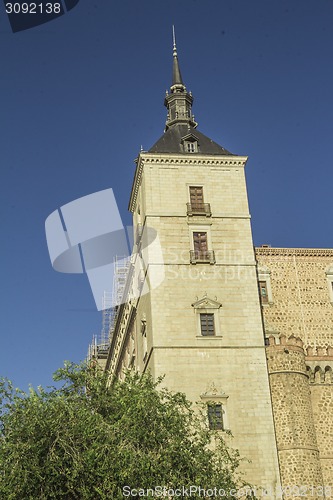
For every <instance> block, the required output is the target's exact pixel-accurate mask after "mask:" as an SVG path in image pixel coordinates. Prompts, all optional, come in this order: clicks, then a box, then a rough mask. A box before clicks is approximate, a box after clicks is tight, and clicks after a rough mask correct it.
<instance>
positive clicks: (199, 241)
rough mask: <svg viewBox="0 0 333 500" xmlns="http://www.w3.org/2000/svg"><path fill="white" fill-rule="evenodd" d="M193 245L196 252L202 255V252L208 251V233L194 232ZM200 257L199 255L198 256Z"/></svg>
mask: <svg viewBox="0 0 333 500" xmlns="http://www.w3.org/2000/svg"><path fill="white" fill-rule="evenodd" d="M193 247H194V251H195V253H196V254H197V253H198V255H200V254H201V253H202V254H204V253H207V251H208V242H207V233H201V232H200V233H199V232H196V231H195V232H194V233H193ZM198 258H199V257H198Z"/></svg>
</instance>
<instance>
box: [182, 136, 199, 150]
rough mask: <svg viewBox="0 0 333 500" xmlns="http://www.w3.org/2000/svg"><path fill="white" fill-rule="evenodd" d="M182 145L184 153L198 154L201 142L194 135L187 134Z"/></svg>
mask: <svg viewBox="0 0 333 500" xmlns="http://www.w3.org/2000/svg"><path fill="white" fill-rule="evenodd" d="M181 143H182V145H183V149H184V153H189V154H193V153H198V152H199V140H198V138H197V137H196V136H195V135H194V134H187V135H185V136H184V137H182V138H181Z"/></svg>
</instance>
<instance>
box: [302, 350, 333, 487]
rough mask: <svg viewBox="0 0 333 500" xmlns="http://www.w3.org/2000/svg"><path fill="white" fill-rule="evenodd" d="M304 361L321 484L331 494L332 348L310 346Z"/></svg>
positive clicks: (332, 444) (332, 474)
mask: <svg viewBox="0 0 333 500" xmlns="http://www.w3.org/2000/svg"><path fill="white" fill-rule="evenodd" d="M305 362H306V367H307V372H308V376H309V382H310V392H311V403H312V412H313V418H314V425H315V429H316V436H317V443H318V448H319V452H320V463H321V469H322V473H323V479H324V484H325V485H326V486H327V487H331V488H332V492H333V348H332V347H330V346H329V347H317V348H312V347H309V348H308V349H307V354H306V357H305ZM332 494H333V493H332Z"/></svg>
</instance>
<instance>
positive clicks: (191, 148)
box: [185, 141, 198, 153]
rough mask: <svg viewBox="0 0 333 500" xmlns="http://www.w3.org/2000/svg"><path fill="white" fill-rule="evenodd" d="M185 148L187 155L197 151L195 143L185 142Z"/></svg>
mask: <svg viewBox="0 0 333 500" xmlns="http://www.w3.org/2000/svg"><path fill="white" fill-rule="evenodd" d="M185 147H186V150H187V152H188V153H196V152H197V151H198V147H197V142H196V141H193V142H192V141H188V142H185Z"/></svg>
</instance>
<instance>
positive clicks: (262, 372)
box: [106, 41, 280, 499]
mask: <svg viewBox="0 0 333 500" xmlns="http://www.w3.org/2000/svg"><path fill="white" fill-rule="evenodd" d="M192 103H193V96H192V94H191V93H190V92H188V91H187V89H186V86H185V84H184V82H183V79H182V76H181V72H180V68H179V62H178V56H177V50H176V44H175V41H174V47H173V79H172V85H171V88H170V92H169V93H167V94H166V97H165V101H164V104H165V106H166V108H167V121H166V127H165V132H164V134H163V135H162V137H161V138H160V139H159V140H158V141H157V142H156V143H155V144H154V145H153V146H152V147H151V149H150V150H149V151H141V152H140V154H139V157H138V159H137V165H136V172H135V177H134V181H133V187H132V192H131V197H130V203H129V209H130V211H131V212H132V213H133V226H134V235H135V245H136V246H135V249H136V253H135V256H134V257H133V258H132V264H131V269H130V273H129V277H128V282H127V288H126V289H125V292H124V294H125V295H124V300H123V301H122V304H120V305H119V308H118V312H117V319H116V323H115V326H114V331H113V335H112V341H111V346H110V352H109V356H108V359H107V364H106V369H108V370H110V373H111V375H118V376H121V374H122V371H123V370H124V369H125V368H128V367H132V366H133V367H135V368H136V369H138V370H139V371H141V372H145V371H148V370H149V371H150V372H151V373H152V374H153V376H154V377H158V376H160V375H165V379H164V383H165V385H166V386H167V387H168V388H169V389H171V390H175V391H182V392H185V393H186V395H187V397H188V398H189V399H191V400H192V401H202V402H208V401H214V402H215V406H214V408H215V409H216V415H215V417H216V419H217V420H218V425H219V428H220V429H222V430H227V429H230V430H231V431H232V433H233V435H234V440H233V443H232V444H233V446H235V447H237V448H238V449H239V450H240V453H241V455H242V456H243V457H246V458H247V459H249V460H250V462H249V463H248V462H246V463H245V462H244V463H243V469H244V471H245V473H246V479H247V480H248V481H249V482H251V483H252V484H254V485H257V486H260V487H262V488H269V489H270V490H271V491H272V492H274V491H275V490H276V489H277V490H279V485H280V479H279V467H278V456H277V449H276V440H275V433H274V424H273V417H272V405H271V396H270V388H269V379H268V371H267V362H266V356H265V345H264V332H263V324H262V316H261V307H260V300H259V294H258V283H257V274H256V260H255V255H254V250H253V242H252V233H251V226H250V215H249V209H248V201H247V190H246V183H245V175H244V167H245V164H246V161H247V157H244V156H237V155H235V154H232V153H230V152H229V151H227V150H226V149H224V148H223V147H222V146H220V145H218V144H217V143H216V142H214V141H212V140H211V139H210V138H208V137H206V136H205V135H204V134H202V133H201V132H200V131H199V130H198V129H197V123H196V121H195V119H194V116H193V114H192ZM154 235H156V238H155V242H156V240H157V239H158V241H159V244H158V246H156V245H155V246H154V245H150V244H149V241H148V240H149V238H150V239H153V237H154ZM139 257H140V262H141V269H138V268H139V267H140V266H139V265H138V259H139ZM142 257H143V258H142ZM142 261H144V265H142ZM157 284H158V286H157ZM148 285H150V289H149V293H143V294H141V295H139V294H137V293H133V289H136V290H137V289H138V288H140V287H141V289H143V290H145V287H146V288H147V287H148ZM138 295H139V296H138ZM210 408H211V407H210ZM266 498H267V497H266ZM270 498H272V499H274V498H279V496H277V497H276V496H275V493H272V495H271V496H270Z"/></svg>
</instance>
